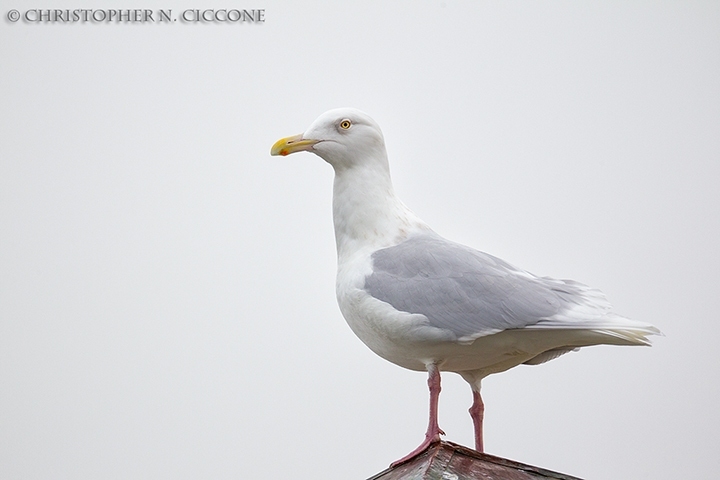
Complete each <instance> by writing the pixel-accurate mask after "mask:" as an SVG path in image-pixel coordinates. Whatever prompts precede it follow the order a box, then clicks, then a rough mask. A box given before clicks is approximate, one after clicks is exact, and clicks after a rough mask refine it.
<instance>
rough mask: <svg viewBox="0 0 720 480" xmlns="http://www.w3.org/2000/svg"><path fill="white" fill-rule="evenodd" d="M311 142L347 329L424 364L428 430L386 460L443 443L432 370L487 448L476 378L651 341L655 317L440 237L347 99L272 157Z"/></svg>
mask: <svg viewBox="0 0 720 480" xmlns="http://www.w3.org/2000/svg"><path fill="white" fill-rule="evenodd" d="M302 151H307V152H312V153H314V154H316V155H318V156H320V157H321V158H322V159H323V160H325V161H326V162H327V163H329V164H330V165H331V166H332V167H333V169H334V171H335V179H334V185H333V223H334V227H335V242H336V247H337V279H336V295H337V301H338V305H339V307H340V311H341V312H342V315H343V316H344V317H345V320H346V321H347V323H348V325H349V326H350V328H351V329H352V331H353V332H354V333H355V334H356V335H357V336H358V337H359V338H360V340H362V341H363V343H365V345H367V346H368V347H369V348H370V349H371V350H372V351H373V352H375V353H376V354H377V355H379V356H381V357H382V358H384V359H386V360H388V361H390V362H392V363H394V364H396V365H399V366H401V367H405V368H407V369H410V370H416V371H427V373H428V387H429V390H430V409H429V421H428V427H427V431H426V433H425V439H424V440H423V442H422V443H421V444H420V445H419V446H418V447H417V448H416V449H415V450H413V451H412V452H411V453H410V454H408V455H407V456H405V457H403V458H402V459H400V460H398V461H397V462H394V464H393V465H396V464H398V463H402V462H404V461H406V460H409V459H411V458H413V457H415V456H416V455H418V454H420V453H422V452H423V451H424V450H425V449H427V448H428V447H429V446H430V445H431V444H433V443H435V442H439V441H440V435H444V432H443V431H442V430H441V429H440V427H439V426H438V415H437V412H438V410H437V408H438V399H439V395H440V372H441V371H447V372H456V373H458V374H460V375H461V376H462V378H464V379H465V380H466V381H467V382H468V383H469V384H470V387H471V390H472V395H473V403H472V406H471V407H470V410H469V412H470V416H471V418H472V422H473V427H474V437H475V438H474V439H475V449H476V450H477V451H479V452H483V451H484V445H483V426H482V425H483V418H484V411H485V406H484V404H483V400H482V397H481V395H480V385H481V382H482V379H483V378H485V377H487V376H488V375H490V374H494V373H500V372H503V371H505V370H508V369H510V368H512V367H515V366H517V365H520V364H526V365H538V364H541V363H544V362H547V361H549V360H552V359H555V358H557V357H559V356H560V355H563V354H565V353H568V352H571V351H574V350H578V349H579V348H580V347H586V346H591V345H650V341H649V340H648V338H647V337H648V336H649V335H657V334H660V331H659V330H658V329H657V328H655V327H654V326H652V325H650V324H647V323H641V322H637V321H633V320H629V319H627V318H624V317H622V316H620V315H617V314H615V313H613V312H612V311H611V307H610V304H609V303H608V301H607V300H606V299H605V295H604V294H603V293H602V292H600V291H599V290H596V289H593V288H590V287H588V286H586V285H583V284H582V283H578V282H575V281H573V280H557V279H553V278H549V277H537V276H535V275H533V274H531V273H528V272H526V271H524V270H522V269H519V268H516V267H514V266H512V265H510V264H509V263H507V262H505V261H503V260H501V259H499V258H496V257H493V256H492V255H489V254H487V253H483V252H480V251H478V250H474V249H472V248H469V247H466V246H464V245H461V244H458V243H455V242H452V241H450V240H446V239H445V238H443V237H441V236H440V235H438V234H437V233H435V232H434V231H433V230H432V229H431V228H430V227H429V226H428V225H427V224H426V223H425V222H423V221H422V220H421V219H420V218H418V217H417V216H416V215H415V214H414V213H413V212H412V211H410V210H409V209H408V208H407V207H406V206H405V205H404V204H403V203H402V202H401V201H400V200H399V199H398V197H397V196H396V195H395V191H394V189H393V185H392V181H391V178H390V168H389V164H388V158H387V152H386V149H385V140H384V137H383V134H382V131H381V130H380V127H379V126H378V124H377V123H375V121H374V120H373V119H372V118H370V117H369V116H368V115H367V114H365V113H363V112H361V111H359V110H357V109H352V108H340V109H334V110H330V111H328V112H325V113H324V114H322V115H320V117H318V118H317V119H316V120H315V121H314V122H313V123H312V124H311V125H310V127H309V128H308V129H307V130H306V131H305V132H304V133H302V134H300V135H295V136H292V137H287V138H282V139H280V140H278V141H277V142H276V143H275V144H274V145H273V146H272V149H271V154H272V155H282V156H285V155H289V154H291V153H295V152H302Z"/></svg>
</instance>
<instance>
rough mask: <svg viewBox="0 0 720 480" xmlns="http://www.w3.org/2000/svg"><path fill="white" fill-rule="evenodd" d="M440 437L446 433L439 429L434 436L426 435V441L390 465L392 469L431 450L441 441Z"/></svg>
mask: <svg viewBox="0 0 720 480" xmlns="http://www.w3.org/2000/svg"><path fill="white" fill-rule="evenodd" d="M440 435H445V432H443V431H442V430H440V429H438V430H437V432H436V433H435V434H434V435H427V434H426V435H425V440H424V441H423V442H422V443H421V444H420V446H419V447H417V448H416V449H415V450H413V451H412V452H410V453H408V454H407V455H405V456H404V457H402V458H401V459H400V460H395V461H394V462H393V463H391V464H390V468H395V467H396V466H398V465H400V464H401V463H405V462H407V461H408V460H411V459H413V458H415V457H417V456H418V455H420V454H421V453H423V452H424V451H425V450H427V449H428V448H430V446H431V445H433V444H434V443H438V442H439V441H440Z"/></svg>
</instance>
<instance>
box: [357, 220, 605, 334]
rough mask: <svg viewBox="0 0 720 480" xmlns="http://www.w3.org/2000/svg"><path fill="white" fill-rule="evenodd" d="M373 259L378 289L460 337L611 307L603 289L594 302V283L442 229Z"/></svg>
mask: <svg viewBox="0 0 720 480" xmlns="http://www.w3.org/2000/svg"><path fill="white" fill-rule="evenodd" d="M372 261H373V272H372V273H371V274H370V275H368V276H367V277H366V278H365V290H366V291H367V292H368V293H369V294H370V295H372V296H373V297H375V298H377V299H379V300H382V301H384V302H387V303H389V304H390V305H392V306H393V307H394V308H395V309H397V310H401V311H404V312H408V313H420V314H423V315H425V316H426V317H427V318H428V320H429V322H430V325H432V326H434V327H437V328H442V329H445V330H449V331H452V332H453V333H454V334H455V335H456V337H457V338H459V339H461V338H463V337H465V338H477V337H479V336H483V335H489V334H491V333H496V332H499V331H502V330H507V329H515V328H527V327H530V326H533V325H537V326H538V327H539V326H540V325H538V324H540V323H541V322H548V321H549V322H550V323H557V322H556V321H553V320H552V319H557V318H560V317H565V316H564V315H562V312H564V311H568V310H570V308H569V307H571V306H572V305H583V306H585V307H590V310H595V311H596V313H597V314H598V316H601V315H602V313H601V312H600V311H606V310H607V309H609V305H606V303H603V302H604V297H602V294H600V295H599V296H598V298H597V299H596V300H601V301H600V302H597V303H596V304H592V303H590V304H588V303H589V302H588V300H589V299H588V298H587V295H585V293H586V292H588V291H590V289H589V288H588V287H586V286H584V285H582V284H579V283H576V282H572V281H562V280H555V279H551V278H540V277H535V276H533V275H531V274H529V273H527V272H525V271H522V270H519V269H517V268H515V267H513V266H512V265H510V264H508V263H506V262H504V261H503V260H500V259H499V258H496V257H493V256H492V255H488V254H486V253H483V252H479V251H477V250H474V249H471V248H469V247H465V246H463V245H460V244H457V243H454V242H450V241H448V240H445V239H444V238H442V237H440V236H439V235H436V234H423V235H418V236H414V237H411V238H410V239H408V240H406V241H404V242H403V243H400V244H399V245H396V246H393V247H389V248H385V249H382V250H378V251H377V252H375V253H374V254H373V255H372ZM595 292H597V291H595ZM597 293H599V292H597ZM593 316H595V315H593ZM568 320H572V319H568V318H565V319H564V322H567V321H568ZM554 326H556V327H557V325H554Z"/></svg>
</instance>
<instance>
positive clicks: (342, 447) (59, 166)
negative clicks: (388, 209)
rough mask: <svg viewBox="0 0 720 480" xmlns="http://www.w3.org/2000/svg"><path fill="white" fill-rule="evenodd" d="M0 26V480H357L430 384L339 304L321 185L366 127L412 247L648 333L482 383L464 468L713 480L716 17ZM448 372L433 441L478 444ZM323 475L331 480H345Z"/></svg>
mask: <svg viewBox="0 0 720 480" xmlns="http://www.w3.org/2000/svg"><path fill="white" fill-rule="evenodd" d="M1 5H2V12H1V13H2V20H1V21H0V119H1V120H0V132H2V133H1V136H2V141H1V142H0V382H1V384H2V388H0V477H1V478H3V479H49V478H52V479H98V478H102V479H109V478H118V479H121V478H122V479H126V478H133V479H197V478H217V479H230V478H302V479H335V478H341V477H342V478H357V479H362V478H366V477H369V476H370V475H372V474H374V473H376V472H378V471H380V470H382V469H384V468H385V467H387V465H388V464H389V463H390V462H391V461H392V460H395V459H397V458H399V457H401V456H402V455H404V454H406V453H407V452H409V451H410V450H411V449H413V448H414V447H415V446H417V445H418V444H419V443H420V441H421V440H422V437H423V433H424V431H425V427H426V421H427V402H428V396H427V387H426V383H425V380H426V379H425V375H424V374H422V373H417V372H410V371H406V370H403V369H401V368H400V367H397V366H395V365H392V364H390V363H387V362H385V361H384V360H382V359H380V358H378V357H376V356H375V355H374V354H373V353H372V352H370V351H369V350H368V349H367V348H366V347H365V346H364V345H363V344H362V343H361V342H360V341H359V340H358V339H356V338H355V337H354V335H353V334H352V332H351V331H350V329H349V328H348V327H347V325H346V324H345V321H344V320H343V318H342V316H341V315H340V312H339V310H338V307H337V305H336V301H335V293H334V282H335V249H334V248H335V246H334V239H333V229H332V220H331V209H330V202H331V194H332V175H333V173H332V169H331V168H330V167H329V166H328V165H326V164H325V163H324V162H323V161H322V160H321V159H319V158H318V157H315V156H313V155H310V154H298V155H293V156H291V157H287V158H275V157H272V158H271V157H270V156H269V150H270V146H271V145H272V143H273V142H274V141H275V140H277V139H278V138H280V137H283V136H287V135H291V134H295V133H300V132H302V131H303V130H304V129H305V128H306V127H307V126H308V125H309V124H310V123H311V122H312V121H313V120H314V119H315V118H316V117H317V116H318V115H319V114H321V113H322V112H324V111H325V110H328V109H330V108H334V107H339V106H353V107H357V108H360V109H362V110H365V111H366V112H368V113H369V114H370V115H371V116H373V117H374V118H375V119H376V120H377V121H378V122H379V123H380V125H381V126H382V128H383V131H384V134H385V138H386V143H387V146H388V151H389V155H390V161H391V169H392V173H393V178H394V181H395V185H396V189H397V191H398V193H399V195H400V196H401V198H402V199H403V200H404V202H405V203H406V204H407V205H408V206H409V207H410V208H411V209H413V210H414V211H415V212H416V213H417V214H418V215H419V216H420V217H421V218H423V219H424V220H426V221H427V222H428V223H430V224H431V225H432V226H433V227H434V228H435V230H436V231H437V232H438V233H440V234H442V235H444V236H446V237H448V238H450V239H453V240H456V241H459V242H462V243H465V244H468V245H470V246H473V247H475V248H478V249H480V250H483V251H486V252H489V253H491V254H494V255H497V256H499V257H501V258H503V259H505V260H507V261H509V262H511V263H513V264H515V265H517V266H520V267H522V268H525V269H527V270H529V271H531V272H533V273H535V274H538V275H550V276H554V277H559V278H573V279H576V280H578V281H582V282H584V283H587V284H589V285H592V286H595V287H598V288H600V289H602V290H603V291H604V292H605V293H606V294H607V295H608V298H609V299H610V301H611V302H612V303H613V304H614V306H615V310H616V311H617V312H618V313H621V314H624V315H626V316H629V317H631V318H635V319H638V320H645V321H649V322H652V323H654V324H655V325H656V326H658V327H659V328H660V329H662V330H663V332H664V333H665V334H666V337H663V338H659V339H658V340H657V341H656V343H655V346H653V347H652V348H620V347H596V348H590V349H586V350H583V351H581V352H579V353H574V354H571V355H566V356H564V357H562V358H560V359H558V360H555V361H553V362H550V363H548V364H545V365H542V366H538V367H526V366H521V367H518V368H516V369H514V370H511V371H509V372H506V373H504V374H501V375H496V376H492V377H489V378H488V379H486V381H485V383H484V398H485V401H486V406H487V409H486V441H487V450H488V452H489V453H492V454H495V455H499V456H504V457H508V458H511V459H515V460H519V461H522V462H526V463H531V464H534V465H539V466H542V467H545V468H549V469H553V470H558V471H562V472H565V473H568V474H572V475H577V476H580V477H585V478H588V479H598V480H610V479H618V478H627V479H643V478H647V479H650V478H652V479H671V478H708V479H709V478H714V477H715V476H716V475H717V471H718V470H719V469H720V456H718V454H717V452H718V446H719V445H720V438H719V437H720V434H719V433H718V432H720V410H719V409H718V405H720V362H719V361H718V358H717V351H718V348H717V342H718V338H720V326H719V325H720V323H719V322H718V292H719V291H720V253H718V245H720V188H719V187H720V184H719V180H720V3H718V2H714V1H674V2H673V1H662V2H644V1H637V2H636V1H631V2H628V1H614V2H569V1H544V2H518V1H508V2H495V1H493V2H489V1H480V2H470V1H467V2H455V1H452V2H451V1H447V2H430V1H403V2H393V3H392V4H389V3H386V2H367V1H366V2H345V3H344V4H343V5H342V6H339V4H338V2H325V3H320V2H317V3H308V2H271V1H265V2H261V3H253V2H245V3H243V4H238V3H237V2H234V1H233V2H228V1H225V2H223V1H219V0H202V1H194V2H158V1H154V0H148V1H145V2H141V3H138V2H113V3H112V7H113V8H150V9H155V10H156V9H159V8H172V9H173V11H174V12H175V13H176V14H178V13H179V12H180V11H181V10H183V9H185V8H202V9H205V8H237V7H240V8H265V9H266V22H265V24H263V25H218V24H205V25H203V24H182V23H180V22H177V23H174V24H172V25H161V24H145V25H142V24H135V25H129V24H120V25H112V24H111V25H107V24H65V25H62V24H56V25H51V24H40V25H37V24H28V23H23V22H18V23H11V22H9V21H7V20H6V14H7V12H8V11H9V10H10V9H12V8H15V9H18V10H21V11H25V10H26V9H30V8H71V9H72V8H90V7H91V6H92V3H91V2H87V1H83V0H75V1H72V2H71V1H66V0H57V1H52V2H49V1H41V0H38V1H36V2H19V1H5V0H3V1H2V3H1ZM470 403H471V393H470V389H469V388H468V387H467V385H466V384H465V382H464V381H463V380H462V379H461V378H460V377H459V376H457V375H453V374H445V375H444V377H443V393H442V395H441V398H440V425H441V427H442V428H443V429H444V430H445V432H447V437H446V438H447V439H449V440H451V441H455V442H458V443H462V444H465V445H471V444H472V425H471V422H470V418H469V416H468V414H467V408H468V407H469V406H470ZM338 472H342V474H339V473H338Z"/></svg>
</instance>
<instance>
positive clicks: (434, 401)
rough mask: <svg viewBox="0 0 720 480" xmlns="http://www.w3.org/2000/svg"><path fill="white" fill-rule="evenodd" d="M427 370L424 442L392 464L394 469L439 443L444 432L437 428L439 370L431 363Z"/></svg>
mask: <svg viewBox="0 0 720 480" xmlns="http://www.w3.org/2000/svg"><path fill="white" fill-rule="evenodd" d="M427 369H428V387H429V388H430V420H429V421H428V428H427V432H425V440H424V441H423V442H422V443H421V444H420V446H419V447H417V448H416V449H415V450H413V451H412V452H410V453H409V454H407V455H405V456H404V457H403V458H401V459H400V460H397V461H395V462H393V463H392V464H391V465H390V466H391V467H394V466H395V465H398V464H400V463H403V462H406V461H407V460H410V459H411V458H413V457H415V456H417V455H419V454H421V453H422V452H424V451H425V450H426V449H427V448H428V447H429V446H430V445H432V444H433V443H435V442H439V441H440V435H445V432H443V431H442V430H440V427H439V426H438V399H439V398H440V370H438V368H437V365H435V364H434V363H431V364H430V365H428V366H427Z"/></svg>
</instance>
